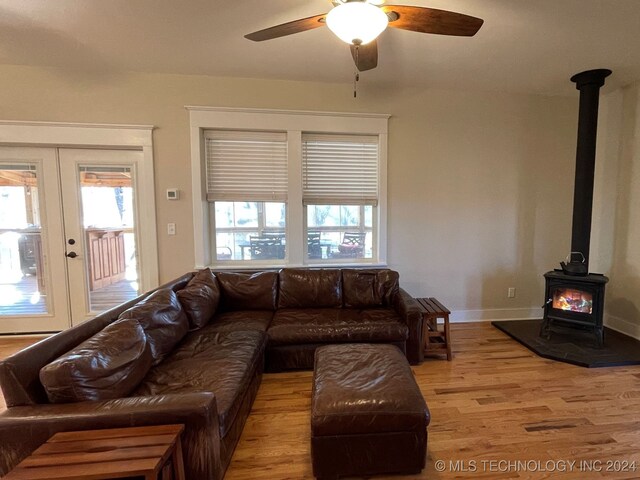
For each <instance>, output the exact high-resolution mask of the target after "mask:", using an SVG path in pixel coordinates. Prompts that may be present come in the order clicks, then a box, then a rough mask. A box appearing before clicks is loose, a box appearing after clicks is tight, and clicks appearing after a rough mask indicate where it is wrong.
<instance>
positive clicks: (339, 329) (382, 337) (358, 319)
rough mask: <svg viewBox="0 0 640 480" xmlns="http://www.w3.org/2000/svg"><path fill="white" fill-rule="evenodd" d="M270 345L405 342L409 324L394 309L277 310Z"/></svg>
mask: <svg viewBox="0 0 640 480" xmlns="http://www.w3.org/2000/svg"><path fill="white" fill-rule="evenodd" d="M267 334H268V335H269V345H299V344H308V343H348V342H404V341H405V340H406V339H407V337H408V336H409V329H408V327H407V326H406V325H405V324H404V323H402V320H401V319H400V317H399V316H398V315H397V314H396V313H395V311H394V310H393V309H391V308H371V309H367V310H355V309H348V310H347V309H338V308H307V309H304V310H302V309H283V310H278V311H277V312H276V313H275V315H274V317H273V320H272V322H271V325H270V326H269V330H268V331H267Z"/></svg>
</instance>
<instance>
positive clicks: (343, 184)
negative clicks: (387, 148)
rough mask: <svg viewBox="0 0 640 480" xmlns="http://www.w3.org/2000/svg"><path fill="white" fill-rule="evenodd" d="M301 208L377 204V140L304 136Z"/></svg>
mask: <svg viewBox="0 0 640 480" xmlns="http://www.w3.org/2000/svg"><path fill="white" fill-rule="evenodd" d="M302 170H303V172H302V174H303V203H304V204H305V205H374V206H376V205H377V204H378V137H377V136H360V135H326V134H304V135H303V136H302Z"/></svg>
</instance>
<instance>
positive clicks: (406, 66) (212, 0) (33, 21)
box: [0, 0, 640, 95]
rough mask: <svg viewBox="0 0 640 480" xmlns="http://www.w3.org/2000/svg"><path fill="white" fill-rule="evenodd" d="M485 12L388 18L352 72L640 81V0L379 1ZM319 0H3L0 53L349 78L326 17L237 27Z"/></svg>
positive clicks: (519, 88)
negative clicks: (264, 33)
mask: <svg viewBox="0 0 640 480" xmlns="http://www.w3.org/2000/svg"><path fill="white" fill-rule="evenodd" d="M399 3H401V4H407V5H417V6H429V7H433V8H440V9H445V10H453V11H457V12H460V13H465V14H468V15H472V16H476V17H480V18H483V19H484V20H485V23H484V25H483V27H482V28H481V29H480V31H479V32H478V34H477V35H476V36H475V37H472V38H456V37H446V36H437V35H425V34H420V33H415V32H408V31H402V30H398V29H387V31H385V32H384V33H383V34H382V35H381V37H380V39H379V54H380V59H379V64H378V65H379V66H378V68H377V69H376V70H373V71H371V72H365V73H364V74H363V75H362V76H361V81H366V82H371V83H376V84H379V85H383V86H388V87H390V88H399V87H404V86H418V87H435V88H455V89H466V90H477V89H482V90H499V91H510V92H527V93H541V94H559V95H572V94H574V92H575V90H574V87H573V84H571V83H570V82H569V80H568V79H569V77H570V76H571V75H572V74H574V73H577V72H580V71H583V70H587V69H591V68H610V69H612V70H613V71H614V73H613V75H612V76H611V77H610V78H609V79H608V80H607V89H608V90H611V89H613V88H615V87H618V86H622V85H627V84H629V83H632V82H634V81H637V80H640V0H406V1H405V0H400V1H392V0H388V1H387V4H389V5H393V4H399ZM330 8H331V4H330V2H329V1H328V0H304V1H302V0H270V1H265V0H235V1H234V0H227V1H224V2H223V1H220V0H208V1H204V0H182V1H180V0H0V64H12V65H38V66H57V67H63V68H74V69H76V68H78V69H91V70H104V71H142V72H162V73H180V74H203V75H213V76H233V77H259V78H275V79H290V80H312V81H322V82H350V81H352V76H353V63H352V60H351V56H350V53H349V48H348V46H347V45H346V44H344V43H342V42H341V41H340V40H338V39H337V38H336V37H334V35H333V34H332V33H331V32H330V31H329V30H328V29H327V28H319V29H316V30H312V31H308V32H304V33H299V34H296V35H291V36H288V37H283V38H279V39H275V40H270V41H266V42H262V43H254V42H251V41H249V40H246V39H244V38H243V35H244V34H246V33H249V32H252V31H255V30H260V29H263V28H266V27H269V26H272V25H275V24H279V23H284V22H287V21H291V20H295V19H298V18H301V17H306V16H311V15H316V14H320V13H324V12H326V11H328V10H329V9H330Z"/></svg>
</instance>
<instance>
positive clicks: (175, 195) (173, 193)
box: [167, 188, 180, 200]
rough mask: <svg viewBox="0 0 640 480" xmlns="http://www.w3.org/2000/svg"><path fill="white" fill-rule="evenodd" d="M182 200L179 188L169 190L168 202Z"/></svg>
mask: <svg viewBox="0 0 640 480" xmlns="http://www.w3.org/2000/svg"><path fill="white" fill-rule="evenodd" d="M179 199H180V190H178V189H177V188H169V189H167V200H179Z"/></svg>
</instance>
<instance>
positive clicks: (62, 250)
mask: <svg viewBox="0 0 640 480" xmlns="http://www.w3.org/2000/svg"><path fill="white" fill-rule="evenodd" d="M141 161H142V152H141V151H139V150H98V149H71V148H27V147H0V333H25V332H50V331H57V330H63V329H65V328H68V327H69V326H71V325H76V324H78V323H81V322H83V321H85V320H86V319H88V318H90V317H92V316H94V315H95V314H97V313H99V312H101V311H104V310H107V309H108V308H111V307H113V306H115V305H118V304H120V303H122V302H124V301H127V300H129V299H131V298H134V297H135V296H137V294H138V291H139V290H140V284H139V281H138V279H139V278H140V261H139V258H140V257H139V252H138V248H137V247H138V245H139V244H140V232H139V229H138V223H139V216H138V210H139V208H138V207H139V198H138V195H137V193H138V174H137V172H138V171H139V168H138V166H139V164H140V162H141Z"/></svg>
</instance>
